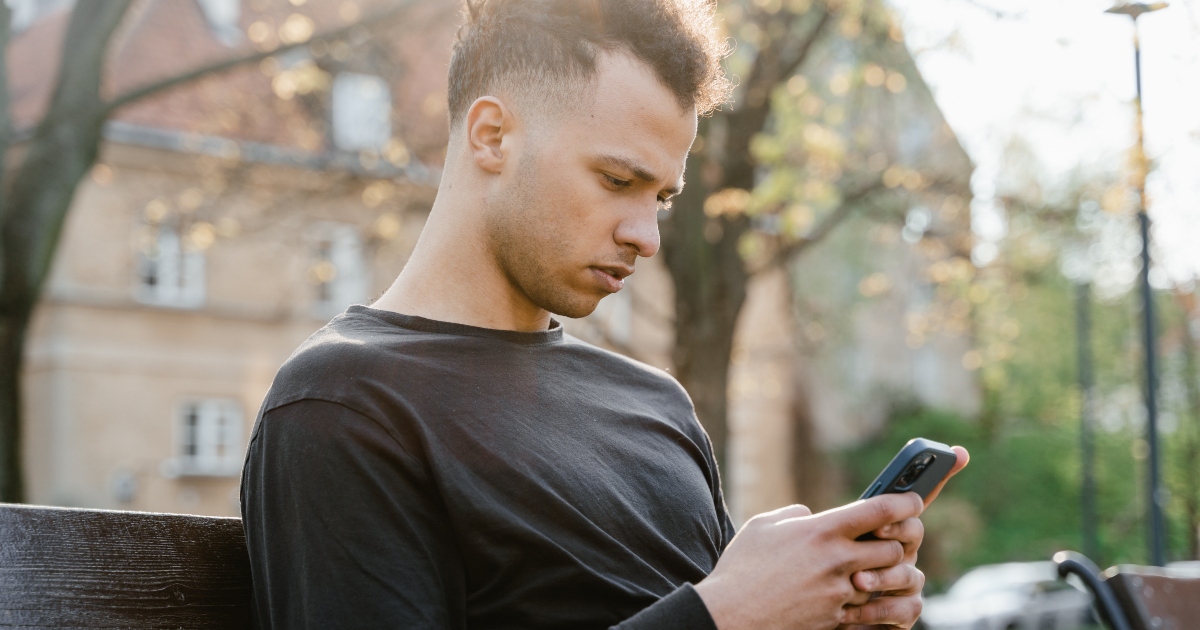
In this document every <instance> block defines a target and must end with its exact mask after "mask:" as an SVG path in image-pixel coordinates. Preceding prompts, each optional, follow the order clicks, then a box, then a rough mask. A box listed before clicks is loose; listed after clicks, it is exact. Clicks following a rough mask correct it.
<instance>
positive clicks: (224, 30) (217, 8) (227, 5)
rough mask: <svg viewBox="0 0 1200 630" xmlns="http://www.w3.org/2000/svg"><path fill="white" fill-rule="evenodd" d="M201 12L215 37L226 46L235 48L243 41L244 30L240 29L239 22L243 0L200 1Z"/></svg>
mask: <svg viewBox="0 0 1200 630" xmlns="http://www.w3.org/2000/svg"><path fill="white" fill-rule="evenodd" d="M199 3H200V10H201V11H203V13H204V19H205V20H207V21H208V27H209V28H210V29H212V33H213V36H214V37H216V38H217V40H219V41H220V42H221V43H222V44H225V45H226V46H234V45H237V44H239V43H241V41H242V29H240V28H238V20H239V19H240V18H241V16H242V3H241V0H199Z"/></svg>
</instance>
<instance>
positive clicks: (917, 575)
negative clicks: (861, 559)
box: [850, 564, 925, 595]
mask: <svg viewBox="0 0 1200 630" xmlns="http://www.w3.org/2000/svg"><path fill="white" fill-rule="evenodd" d="M850 583H851V584H853V585H854V588H856V589H858V590H860V591H863V592H866V593H884V594H886V595H919V594H920V593H921V589H922V588H924V587H925V574H924V573H921V571H920V569H918V568H917V567H914V566H913V565H911V564H898V565H896V566H894V567H887V568H884V569H868V570H866V571H859V572H858V573H855V574H854V575H852V576H850Z"/></svg>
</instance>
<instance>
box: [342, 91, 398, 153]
mask: <svg viewBox="0 0 1200 630" xmlns="http://www.w3.org/2000/svg"><path fill="white" fill-rule="evenodd" d="M332 110H333V111H332V118H333V144H334V146H336V147H337V148H338V149H341V150H343V151H379V150H381V149H383V147H384V145H386V144H387V143H388V140H390V139H391V137H392V94H391V92H390V91H388V84H387V81H384V80H383V79H382V78H380V77H377V76H374V75H370V74H359V73H357V72H340V73H338V75H337V76H336V77H334V79H333V104H332Z"/></svg>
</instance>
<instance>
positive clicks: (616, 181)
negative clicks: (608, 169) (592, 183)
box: [601, 173, 633, 188]
mask: <svg viewBox="0 0 1200 630" xmlns="http://www.w3.org/2000/svg"><path fill="white" fill-rule="evenodd" d="M601 175H603V176H604V181H606V182H608V185H609V186H612V187H613V188H629V187H630V186H632V185H633V180H629V179H621V178H619V177H613V176H612V175H609V174H608V173H601Z"/></svg>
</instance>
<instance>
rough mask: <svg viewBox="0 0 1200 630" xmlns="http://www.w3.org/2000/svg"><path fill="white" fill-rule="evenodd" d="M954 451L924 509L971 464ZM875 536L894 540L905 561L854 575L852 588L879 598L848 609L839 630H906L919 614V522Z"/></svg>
mask: <svg viewBox="0 0 1200 630" xmlns="http://www.w3.org/2000/svg"><path fill="white" fill-rule="evenodd" d="M953 448H954V452H955V454H956V455H958V460H957V461H956V462H955V463H954V467H953V468H951V469H950V472H949V473H948V474H947V475H946V478H945V479H943V480H942V482H941V483H940V484H938V485H937V487H936V488H934V489H933V491H932V492H930V493H929V496H927V497H925V507H929V504H930V503H932V502H933V500H934V499H935V498H937V495H938V493H940V492H941V491H942V487H943V486H945V485H946V482H947V481H949V480H950V478H951V477H953V476H954V475H956V474H958V471H960V470H962V469H963V468H965V467H966V465H967V462H969V461H970V460H971V455H970V453H968V452H967V449H965V448H963V447H961V446H955V447H953ZM874 534H875V537H876V538H879V539H881V540H895V541H898V542H900V544H902V545H904V561H903V562H902V563H901V564H898V565H896V566H894V567H888V568H885V569H870V570H867V571H860V572H858V573H855V574H854V576H853V577H852V578H851V581H852V582H853V583H854V587H855V588H857V589H858V590H860V591H862V592H864V593H869V594H870V593H874V594H878V597H875V598H872V599H870V601H869V602H868V603H866V604H864V605H861V606H850V607H847V608H846V611H845V615H844V617H843V622H842V623H843V624H844V625H842V626H841V628H842V629H843V630H849V629H850V628H852V627H854V626H851V625H845V624H855V625H858V624H873V625H874V627H876V628H908V627H911V626H912V625H913V624H914V623H916V620H917V617H919V616H920V614H921V589H922V588H924V586H925V574H924V573H921V571H920V570H919V569H917V567H916V564H917V549H919V548H920V546H921V540H922V539H923V538H924V536H925V527H924V526H923V525H922V524H921V521H920V520H918V519H916V518H912V519H909V520H907V521H903V522H900V523H893V524H891V525H887V526H885V527H882V528H880V529H878V530H876V531H875V532H874Z"/></svg>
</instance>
